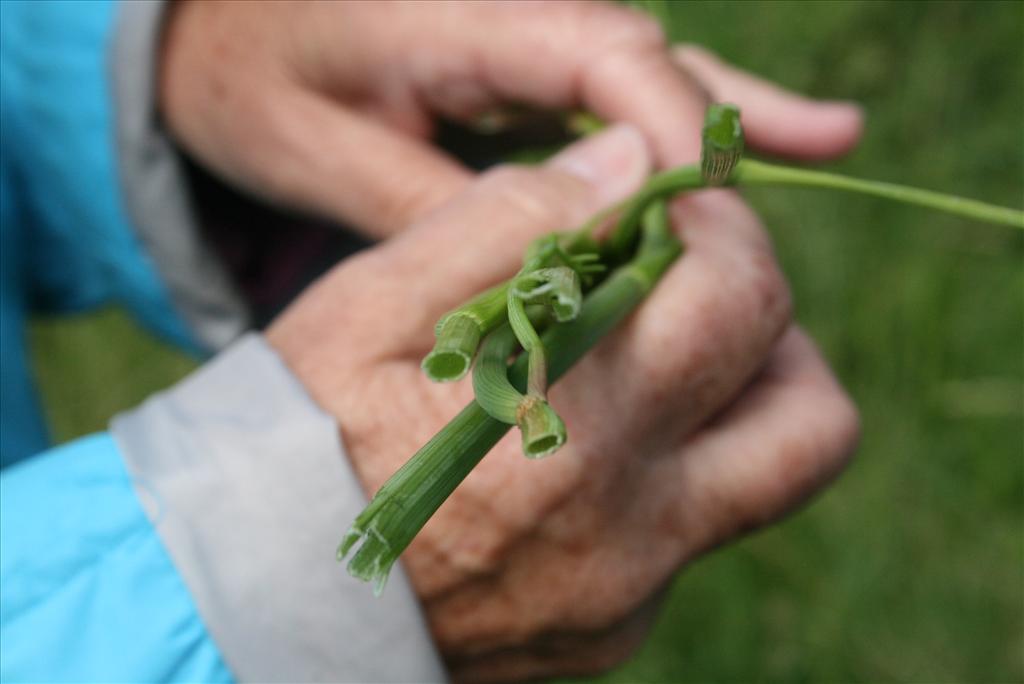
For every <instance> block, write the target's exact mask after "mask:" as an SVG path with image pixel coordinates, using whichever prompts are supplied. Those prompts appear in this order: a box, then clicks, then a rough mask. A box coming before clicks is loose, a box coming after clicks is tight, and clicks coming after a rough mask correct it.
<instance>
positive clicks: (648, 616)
mask: <svg viewBox="0 0 1024 684" xmlns="http://www.w3.org/2000/svg"><path fill="white" fill-rule="evenodd" d="M666 591H667V587H663V588H661V589H660V590H658V591H655V592H653V595H652V596H651V598H649V599H648V600H646V601H644V602H643V603H642V604H641V605H640V606H638V607H636V608H635V609H634V610H633V612H632V613H631V614H630V615H629V616H628V617H626V618H625V619H624V620H622V621H620V622H618V623H616V624H614V625H610V626H608V627H606V628H603V629H598V630H589V631H554V632H545V633H541V634H538V635H536V636H535V637H534V638H533V639H532V640H531V642H530V643H529V644H527V645H523V646H520V647H515V648H509V647H507V646H506V647H502V648H496V649H495V650H494V651H491V652H486V653H481V654H474V655H471V656H468V657H466V656H463V657H459V656H458V655H455V656H454V657H453V656H451V655H449V657H447V658H446V665H447V666H448V670H449V672H450V673H451V676H452V680H453V681H456V682H522V681H530V680H533V679H540V678H542V677H583V676H588V675H589V676H594V675H597V674H600V673H602V672H605V671H607V670H610V669H611V668H613V667H615V666H616V665H619V664H621V663H623V662H625V661H626V660H628V659H629V657H630V656H631V655H632V654H633V653H634V652H636V650H637V649H638V648H639V647H640V645H641V644H642V643H643V641H644V639H645V638H646V637H647V634H648V633H649V632H650V631H651V627H652V626H653V625H654V621H655V619H656V618H657V616H658V608H659V607H660V606H661V603H662V601H663V599H664V595H665V593H666ZM467 636H468V637H469V638H470V639H472V637H473V636H474V635H472V634H468V635H467ZM461 645H462V642H453V647H454V649H460V650H461V648H460V647H461Z"/></svg>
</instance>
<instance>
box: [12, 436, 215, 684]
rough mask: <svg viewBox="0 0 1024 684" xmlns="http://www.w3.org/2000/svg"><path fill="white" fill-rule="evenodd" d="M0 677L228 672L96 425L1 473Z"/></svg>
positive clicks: (199, 676)
mask: <svg viewBox="0 0 1024 684" xmlns="http://www.w3.org/2000/svg"><path fill="white" fill-rule="evenodd" d="M0 643H2V644H3V648H2V649H0V681H4V682H16V681H77V682H86V681H106V682H111V681H137V682H142V681H146V682H157V681H160V682H164V681H191V682H229V681H232V676H231V673H230V672H229V671H228V669H227V667H226V666H225V665H224V662H223V660H222V658H221V656H220V653H219V651H218V649H217V647H216V646H215V644H214V643H213V641H212V640H211V639H210V636H209V635H208V633H207V630H206V627H205V626H204V624H203V622H202V620H201V619H200V617H199V614H198V613H197V611H196V608H195V605H194V603H193V600H192V597H191V595H190V594H189V592H188V590H187V589H186V587H185V585H184V584H183V583H182V580H181V579H180V577H179V575H178V572H177V571H176V569H175V567H174V565H173V564H172V562H171V560H170V558H169V557H168V555H167V552H166V551H165V550H164V547H163V546H162V544H161V541H160V539H159V538H158V537H157V536H156V534H155V532H154V530H153V527H152V525H151V524H150V522H149V520H148V519H147V517H146V514H145V513H144V511H143V510H142V507H141V504H140V501H139V499H138V498H137V495H136V493H135V491H134V489H133V483H132V481H131V480H130V478H129V476H128V474H127V472H126V470H125V467H124V465H123V462H122V459H121V455H120V453H119V452H118V449H117V446H116V445H115V443H114V441H113V440H112V439H111V437H110V436H108V435H107V434H97V435H93V436H91V437H86V438H83V439H80V440H78V441H76V442H72V443H70V444H68V445H65V446H62V447H60V448H57V449H53V450H52V451H49V452H47V453H45V454H42V455H40V456H39V457H37V458H33V459H31V460H29V461H27V462H24V463H21V464H19V465H17V466H15V467H12V468H8V469H6V470H4V471H3V472H2V473H0Z"/></svg>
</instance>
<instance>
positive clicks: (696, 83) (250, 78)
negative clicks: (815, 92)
mask: <svg viewBox="0 0 1024 684" xmlns="http://www.w3.org/2000/svg"><path fill="white" fill-rule="evenodd" d="M708 94H711V95H712V96H714V97H715V98H716V99H719V100H727V101H732V102H735V103H737V104H739V105H740V106H741V107H745V106H746V105H747V104H748V103H750V104H752V105H753V104H754V103H756V105H757V106H756V107H754V106H751V107H750V108H749V110H745V111H744V125H745V127H746V129H747V131H748V141H749V142H750V143H751V144H752V145H753V146H755V147H761V148H763V149H766V150H768V151H770V152H775V153H780V152H782V153H786V154H789V155H793V156H798V157H805V158H814V157H821V156H827V155H831V154H836V153H839V152H842V151H844V150H845V149H846V148H848V147H850V146H851V145H852V144H853V143H854V141H855V140H856V138H857V134H858V130H859V113H858V111H857V110H856V108H854V107H851V106H849V105H843V104H834V103H833V104H821V103H811V102H809V101H806V100H803V99H801V98H799V97H796V96H794V95H790V94H787V93H785V92H783V91H781V90H779V89H778V88H775V87H773V86H770V85H768V84H766V83H764V82H762V81H759V80H758V79H755V78H753V77H751V76H748V75H746V74H742V73H739V72H737V71H735V70H733V69H731V68H729V67H727V66H725V65H723V64H721V63H720V62H718V61H717V60H715V59H714V58H713V57H712V56H710V55H708V54H707V53H705V52H703V51H701V50H699V49H698V48H682V49H680V50H678V51H677V52H676V53H675V54H673V53H672V52H670V51H669V50H667V49H666V46H665V42H664V37H663V36H662V34H661V31H660V29H659V27H658V26H657V24H656V23H655V22H654V21H652V20H651V19H650V18H648V17H646V16H645V15H643V14H642V13H640V12H637V11H634V10H631V9H628V8H625V7H622V6H616V5H611V4H603V3H581V2H563V3H491V2H487V3H483V2H461V3H421V2H412V3H390V2H388V3H384V2H372V3H362V2H326V3H299V2H283V3H272V2H252V3H247V2H202V1H200V0H186V1H183V2H180V3H175V4H174V5H173V6H172V8H171V9H170V10H169V17H168V22H167V25H166V31H165V35H164V42H163V55H162V61H161V81H160V103H161V107H162V112H163V114H164V117H165V119H166V121H167V123H168V125H169V126H170V129H171V131H172V133H173V134H174V135H175V136H176V137H177V138H178V140H179V141H180V143H181V144H182V145H183V146H184V147H185V148H186V149H187V150H188V151H189V152H190V153H191V154H192V155H194V156H195V157H196V158H198V160H200V161H201V162H202V163H204V164H205V165H206V166H208V167H209V168H211V169H212V170H213V171H215V172H216V173H218V174H219V175H221V176H222V177H224V178H226V179H227V180H229V181H231V182H232V183H233V184H235V185H238V186H240V187H241V188H243V189H246V190H248V191H250V192H253V193H256V194H258V195H261V196H263V197H265V198H268V199H271V200H274V201H277V202H279V203H283V204H287V205H291V206H293V207H296V208H300V209H304V210H307V211H313V212H315V213H318V214H321V215H324V216H327V217H330V218H333V219H335V220H338V221H340V222H343V223H346V224H347V225H351V226H354V227H357V228H359V229H360V230H362V231H364V232H365V233H367V234H368V235H371V236H375V237H384V236H388V235H391V234H393V233H395V232H396V231H398V230H401V229H403V228H405V227H406V226H407V225H408V224H409V223H411V222H412V221H413V220H414V219H415V218H417V217H419V216H421V215H422V214H423V213H424V212H425V211H427V210H429V209H430V208H433V207H436V206H438V205H439V204H441V203H443V202H444V201H445V200H447V199H448V198H450V197H451V196H453V195H454V194H455V193H457V192H458V191H459V190H461V189H462V188H464V187H465V186H466V185H467V184H468V183H469V182H470V181H471V174H470V173H469V172H468V171H467V170H466V169H465V168H463V167H461V166H460V165H459V164H458V163H457V162H455V161H454V160H453V159H451V158H450V157H448V156H446V155H445V154H444V153H443V152H442V151H440V150H438V149H436V148H434V147H433V146H432V145H431V144H430V142H429V140H430V136H431V133H432V129H433V126H434V122H435V118H436V117H438V116H446V117H451V118H455V119H458V120H463V121H465V120H467V119H470V118H472V117H474V116H476V115H478V114H480V113H481V112H485V111H488V110H493V109H495V108H497V107H500V106H501V105H503V104H508V103H516V102H518V103H527V104H530V105H534V106H538V107H547V108H572V107H580V106H582V107H585V108H587V109H589V110H591V111H593V112H594V113H596V114H598V115H600V116H601V117H603V118H605V119H607V120H609V121H626V122H631V123H632V124H634V125H635V126H636V127H637V128H638V129H639V130H640V131H641V132H642V133H643V134H644V136H645V137H646V138H647V140H648V142H649V143H650V144H651V145H652V146H653V148H654V150H655V154H656V158H657V162H658V164H659V165H678V164H681V163H686V162H690V161H694V160H696V158H697V157H698V154H699V138H700V135H699V134H700V124H701V121H702V118H703V112H704V107H705V104H706V98H707V96H708Z"/></svg>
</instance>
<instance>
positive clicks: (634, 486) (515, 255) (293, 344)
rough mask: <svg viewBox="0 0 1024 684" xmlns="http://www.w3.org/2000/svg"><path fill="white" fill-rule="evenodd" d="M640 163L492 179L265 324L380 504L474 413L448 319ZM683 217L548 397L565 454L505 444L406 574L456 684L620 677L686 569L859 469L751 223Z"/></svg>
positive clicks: (596, 154)
mask: <svg viewBox="0 0 1024 684" xmlns="http://www.w3.org/2000/svg"><path fill="white" fill-rule="evenodd" d="M650 161H651V160H650V157H649V153H648V152H647V148H646V146H645V144H644V142H643V139H642V137H641V136H640V134H639V133H638V132H637V131H636V130H635V129H634V128H632V127H630V126H628V125H620V126H617V127H614V128H612V129H611V130H609V131H607V132H605V133H602V134H600V135H599V136H597V137H595V138H592V139H589V140H587V141H585V142H581V143H577V144H576V145H575V146H574V147H571V148H569V150H567V151H566V152H563V153H562V154H561V155H559V156H558V157H556V158H555V159H554V160H553V161H552V162H550V163H549V164H548V165H546V166H544V167H540V168H532V169H530V168H519V167H501V168H498V169H496V170H493V171H489V172H487V173H485V174H484V175H483V176H481V177H480V178H479V179H478V180H476V181H474V182H473V183H472V184H471V185H469V186H468V187H467V188H466V189H465V190H464V191H463V192H462V193H460V194H459V195H458V196H456V197H455V198H453V199H452V200H451V201H450V202H449V203H447V204H445V205H443V206H442V207H440V208H438V209H437V210H435V211H434V212H431V213H429V214H428V215H426V216H424V217H423V218H422V219H421V220H419V221H417V222H416V223H414V224H413V225H412V226H411V227H409V228H408V229H407V230H406V231H404V232H403V233H402V234H401V235H399V236H396V237H394V238H392V239H391V240H389V241H387V242H386V243H384V244H382V245H380V246H378V247H375V248H373V249H370V250H368V251H366V252H363V253H361V254H359V255H357V256H355V257H353V258H351V259H349V260H348V261H346V262H344V263H343V264H341V265H339V266H338V267H336V268H335V270H333V271H332V272H330V273H329V274H328V275H327V276H325V277H324V278H322V279H321V280H320V281H319V282H318V283H316V284H314V285H313V286H312V287H311V288H310V289H309V290H308V291H307V292H306V293H304V294H303V295H302V296H301V297H300V298H299V299H298V300H297V301H296V302H295V303H294V304H293V305H292V306H291V307H290V308H289V309H288V310H287V311H286V312H285V313H284V314H283V315H282V316H281V317H280V318H279V319H278V320H277V321H275V323H274V324H273V325H272V326H271V328H270V329H269V330H268V331H267V339H268V340H269V342H270V343H271V344H272V345H273V346H274V347H275V348H276V349H277V350H278V352H279V353H280V355H281V357H282V358H283V359H284V361H285V363H286V364H288V366H289V367H290V368H291V369H292V370H293V372H294V373H295V374H296V376H297V377H298V378H299V380H300V381H301V382H302V383H303V384H304V385H305V386H306V387H307V389H308V390H309V392H310V394H311V396H312V397H313V398H314V400H315V401H316V402H317V403H319V404H320V405H321V406H322V407H323V408H324V409H326V410H327V411H329V412H330V413H332V414H333V415H335V416H337V418H338V422H339V425H340V428H341V433H342V438H343V441H344V444H345V448H346V451H347V453H348V455H349V458H350V459H351V461H352V463H353V464H354V466H355V469H356V471H357V473H358V475H359V477H360V479H361V481H362V483H363V485H364V486H365V489H366V491H367V493H372V492H373V491H375V490H376V489H377V488H379V487H380V485H381V484H383V482H384V481H385V480H386V479H387V477H388V476H390V475H391V474H392V473H393V472H394V471H395V470H396V469H397V468H398V467H399V466H400V465H401V464H402V463H403V462H404V461H405V460H406V459H407V458H408V457H409V456H410V455H411V454H412V453H414V452H415V451H416V450H417V449H418V448H419V447H420V446H421V445H422V444H423V443H424V442H426V441H427V440H428V439H429V438H430V437H431V436H432V435H433V434H434V433H435V432H436V431H437V430H438V429H440V428H441V427H442V426H443V425H444V424H445V423H446V422H447V421H448V420H449V419H450V418H451V417H452V416H454V415H455V414H456V413H457V412H458V411H459V410H460V409H461V408H462V407H463V406H464V405H465V404H466V403H467V402H468V401H470V400H471V399H472V388H471V387H470V384H469V383H468V382H463V383H456V384H442V385H439V384H433V383H431V382H430V381H429V380H427V378H426V377H425V376H424V375H423V373H422V371H421V370H420V367H419V363H420V360H421V359H422V358H423V355H424V354H425V353H426V352H427V351H428V350H429V349H430V347H431V343H432V334H431V332H432V327H433V322H434V321H435V320H436V319H437V318H438V316H439V315H440V314H442V313H443V312H444V311H446V310H447V309H449V308H451V307H452V306H454V305H456V304H458V303H459V302H460V301H462V300H464V299H467V298H469V297H470V296H471V295H473V294H474V293H476V292H478V291H480V290H482V289H483V288H485V287H487V286H489V285H492V284H494V283H495V282H497V281H499V280H501V279H502V278H506V277H508V276H510V275H512V274H513V273H514V272H515V270H516V268H517V266H518V260H519V255H520V254H521V253H522V250H523V248H525V246H526V244H527V243H528V242H529V240H530V239H531V238H532V237H536V236H537V235H539V234H542V233H544V232H547V231H551V230H555V229H558V228H564V227H566V226H572V225H576V224H578V223H580V222H581V221H583V220H584V219H585V218H586V217H587V216H588V215H590V214H591V213H592V212H593V211H594V210H596V209H598V208H600V207H602V206H605V205H606V204H608V203H609V202H611V201H614V200H616V199H618V198H621V197H623V196H624V195H625V194H626V193H628V192H629V191H631V190H634V189H635V188H636V187H637V186H638V185H639V183H640V182H641V179H642V178H643V177H644V175H645V173H646V172H647V170H648V165H649V163H650ZM672 215H673V219H674V225H675V228H676V230H677V231H678V233H679V236H680V238H681V240H682V241H683V243H684V244H685V247H686V251H685V253H684V256H683V257H682V258H681V259H680V260H679V261H678V262H677V264H675V265H674V266H673V267H672V268H671V269H670V270H669V271H668V272H667V273H666V275H665V276H664V278H663V279H662V281H661V282H660V283H659V284H658V286H657V287H656V289H655V290H654V292H653V293H652V294H651V295H650V297H649V298H648V299H647V300H646V301H645V302H644V303H643V304H642V305H641V306H640V308H639V309H638V310H637V311H636V312H635V313H634V314H633V315H632V316H631V317H630V318H629V319H628V320H627V321H626V323H625V324H624V325H622V326H621V327H620V328H619V329H617V330H616V331H615V332H614V333H613V334H611V335H610V336H609V337H608V338H606V339H605V340H603V341H602V342H601V343H600V344H598V346H597V347H596V348H595V349H594V350H593V351H592V352H591V353H590V354H589V355H588V356H586V357H585V358H584V359H583V360H582V361H581V362H580V363H579V365H578V366H577V367H576V368H574V369H573V370H571V371H570V372H569V373H568V374H567V376H566V377H565V378H564V380H563V381H562V382H560V383H559V384H557V385H555V386H554V387H553V388H552V391H551V395H550V396H551V402H552V405H553V406H554V407H555V408H556V410H558V411H559V413H560V414H561V415H562V416H563V417H564V419H565V422H566V425H567V426H568V430H569V441H568V443H567V444H566V446H564V447H563V448H562V449H561V450H560V451H559V452H558V453H557V454H555V455H553V456H552V457H550V458H548V459H544V460H541V461H528V460H526V459H524V458H523V457H522V454H521V452H520V446H519V439H518V435H515V434H510V435H508V436H507V437H506V438H504V439H503V440H502V441H501V442H499V444H498V445H497V446H496V447H495V449H494V450H493V451H492V452H491V453H490V454H488V455H487V456H486V457H485V458H484V460H483V461H482V462H481V464H480V465H479V466H478V467H477V468H476V469H475V470H474V471H473V472H472V473H471V474H470V475H469V476H468V478H467V479H466V480H465V482H464V483H463V484H462V485H461V486H460V487H459V488H458V489H457V490H456V491H455V493H454V494H453V495H452V497H451V498H450V499H449V500H448V501H447V502H446V503H445V504H444V505H442V507H441V508H440V509H439V510H438V512H437V514H436V515H435V516H434V518H433V519H431V521H430V522H429V523H428V524H427V525H426V527H425V528H424V529H423V531H422V533H421V534H420V535H419V536H418V537H417V538H416V539H415V540H414V541H413V543H412V544H411V546H410V547H409V549H408V550H407V552H406V553H405V554H404V555H403V557H402V559H403V562H404V565H405V569H406V571H407V573H408V575H409V577H410V579H411V581H412V584H413V587H414V588H415V590H416V592H417V594H418V595H419V597H420V599H421V601H422V602H423V606H424V608H425V611H426V615H427V618H428V621H429V623H430V627H431V630H432V632H433V636H434V639H435V641H436V643H437V645H438V647H439V648H440V649H441V652H442V654H443V655H444V657H445V659H446V662H447V664H448V666H449V667H450V669H451V671H452V674H453V676H454V677H455V678H456V679H457V680H464V681H508V680H520V679H524V678H531V677H540V676H551V675H570V674H583V673H587V672H592V671H595V670H600V669H603V668H606V667H608V666H610V665H612V664H614V663H617V662H619V661H620V660H621V659H622V658H624V657H626V656H627V655H628V654H629V653H630V652H631V650H632V649H633V648H634V647H635V646H636V645H637V644H638V643H639V641H640V639H642V637H643V635H644V634H645V632H646V628H647V627H648V626H649V624H650V621H651V619H652V617H653V615H654V607H655V606H656V605H657V599H658V596H659V592H660V590H661V589H662V588H663V587H664V586H665V585H666V583H667V582H668V581H669V580H670V578H671V577H672V575H673V574H674V573H675V572H676V571H677V570H678V569H679V568H680V567H682V566H683V565H685V563H686V562H688V561H690V560H691V559H693V558H694V557H696V556H697V555H699V554H700V553H702V552H705V551H707V550H708V549H711V548H713V547H715V546H717V545H719V544H722V543H724V542H727V541H728V540H730V539H733V538H735V537H736V536H737V535H739V534H741V533H742V532H744V531H746V530H749V529H752V528H755V527H758V526H761V525H764V524H766V523H768V522H770V521H771V520H774V519H776V518H777V517H778V516H780V515H782V514H783V513H785V512H786V511H788V510H790V509H792V508H793V507H794V506H796V505H798V504H799V503H800V502H802V501H804V500H806V499H807V497H809V496H810V495H811V494H813V493H814V492H815V491H817V490H818V489H819V488H820V487H821V486H823V485H824V484H825V483H826V482H828V481H829V480H830V479H831V478H832V477H833V476H835V475H836V474H837V473H838V472H839V471H840V469H841V468H842V466H843V464H844V463H845V462H846V459H847V457H848V455H849V454H850V452H851V449H852V447H853V444H854V442H855V441H856V434H857V416H856V411H855V410H854V408H853V406H852V404H851V403H850V401H849V400H848V399H847V397H846V395H845V394H844V393H843V391H842V389H841V388H840V387H839V385H838V384H837V383H836V381H835V380H834V378H833V377H832V375H831V373H830V372H829V370H828V368H827V367H826V365H825V364H824V363H823V362H822V360H821V358H820V357H819V355H818V353H817V352H816V350H815V349H814V346H813V344H812V343H811V342H810V341H809V340H808V339H807V338H806V336H805V335H804V334H803V333H802V332H800V331H799V330H798V329H797V328H796V327H795V326H794V325H793V324H792V322H791V320H790V300H789V293H788V290H787V287H786V283H785V279H784V278H783V276H782V274H781V273H780V272H779V270H778V266H777V265H776V263H775V259H774V257H773V255H772V251H771V247H770V242H769V240H768V238H767V236H766V235H765V233H764V232H763V230H762V228H761V226H760V224H759V222H758V221H757V219H756V217H755V216H754V215H753V214H752V213H751V212H750V210H749V209H747V208H746V207H745V206H744V205H743V203H742V202H741V201H740V200H739V199H738V197H737V196H735V195H734V194H733V193H732V192H731V191H725V190H718V191H710V192H705V193H702V194H701V195H699V196H694V197H692V198H690V199H687V200H684V201H681V202H676V203H675V205H674V206H673V209H672ZM341 532H342V530H341V529H339V535H340V534H341ZM339 571H340V570H339Z"/></svg>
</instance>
